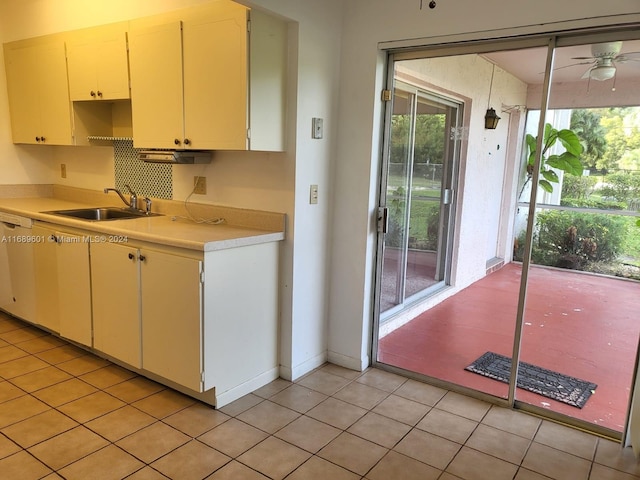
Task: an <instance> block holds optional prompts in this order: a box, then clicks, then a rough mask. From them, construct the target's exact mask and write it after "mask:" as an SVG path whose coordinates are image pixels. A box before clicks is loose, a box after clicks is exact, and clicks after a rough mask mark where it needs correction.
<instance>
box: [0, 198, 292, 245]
mask: <svg viewBox="0 0 640 480" xmlns="http://www.w3.org/2000/svg"><path fill="white" fill-rule="evenodd" d="M115 200H117V199H115ZM103 202H106V203H101V204H96V203H86V202H83V201H76V200H71V199H68V198H64V199H63V198H55V197H23V198H0V212H5V213H8V214H12V215H19V216H23V217H28V218H31V219H33V220H36V221H42V222H47V223H49V224H54V225H59V226H61V227H71V228H73V229H78V230H84V231H88V232H95V233H97V234H104V235H107V236H108V235H113V236H120V237H126V238H127V239H129V240H138V241H144V242H152V243H158V244H162V245H167V246H173V247H179V248H186V249H190V250H196V251H202V252H209V251H215V250H223V249H227V248H235V247H241V246H247V245H255V244H259V243H268V242H276V241H280V240H283V239H284V215H283V221H282V225H283V228H282V229H281V230H278V229H277V228H274V227H273V225H272V223H273V222H271V228H265V229H263V228H256V227H253V226H246V225H237V224H234V223H235V222H233V220H232V221H225V222H224V223H221V224H219V225H212V224H207V223H196V222H194V221H192V220H191V219H189V218H187V217H186V215H180V213H183V212H177V211H174V212H171V211H169V210H170V209H169V208H168V209H167V213H163V214H161V215H158V216H152V217H142V218H134V219H126V220H106V221H98V222H96V221H87V220H80V219H75V218H71V217H65V216H60V215H53V214H48V213H43V212H47V211H51V210H65V209H74V208H86V207H102V206H112V207H118V208H120V207H122V205H118V204H117V203H116V202H114V201H113V199H111V198H108V199H105V200H103ZM229 210H232V209H231V208H230V207H226V210H224V211H225V212H227V213H228V211H229ZM238 211H239V212H241V213H242V212H243V211H242V210H238ZM248 212H250V213H251V214H252V215H254V216H256V217H259V216H260V212H257V211H248ZM212 213H215V212H212ZM231 215H232V214H230V217H231ZM265 215H271V216H273V215H274V214H273V213H271V212H265ZM276 215H277V214H276ZM206 218H216V217H206ZM224 218H225V219H226V218H227V216H226V215H225V217H224ZM238 223H242V222H238Z"/></svg>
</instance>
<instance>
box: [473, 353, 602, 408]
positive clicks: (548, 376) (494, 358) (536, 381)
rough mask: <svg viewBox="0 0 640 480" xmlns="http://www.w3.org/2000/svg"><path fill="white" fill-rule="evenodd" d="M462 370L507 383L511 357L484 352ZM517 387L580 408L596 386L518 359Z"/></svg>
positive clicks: (509, 374)
mask: <svg viewBox="0 0 640 480" xmlns="http://www.w3.org/2000/svg"><path fill="white" fill-rule="evenodd" d="M465 370H469V371H470V372H473V373H477V374H480V375H483V376H485V377H489V378H493V379H494V380H499V381H501V382H504V383H509V377H510V376H511V358H509V357H505V356H503V355H498V354H497V353H493V352H486V353H484V354H483V355H482V356H480V358H478V359H477V360H476V361H475V362H473V363H472V364H471V365H469V366H468V367H465ZM517 386H518V387H519V388H523V389H525V390H528V391H530V392H534V393H537V394H539V395H543V396H545V397H547V398H552V399H553V400H557V401H559V402H563V403H566V404H568V405H571V406H574V407H578V408H582V407H584V404H585V403H587V400H588V399H589V397H590V396H591V394H593V393H595V392H594V391H595V389H596V388H597V387H598V386H597V385H596V384H595V383H591V382H587V381H585V380H580V379H579V378H575V377H570V376H568V375H563V374H562V373H557V372H553V371H551V370H547V369H545V368H541V367H538V366H536V365H531V364H530V363H525V362H520V367H519V368H518V382H517Z"/></svg>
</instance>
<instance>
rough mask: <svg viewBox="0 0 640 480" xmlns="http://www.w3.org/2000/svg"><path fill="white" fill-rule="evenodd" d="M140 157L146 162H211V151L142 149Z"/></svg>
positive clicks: (139, 153)
mask: <svg viewBox="0 0 640 480" xmlns="http://www.w3.org/2000/svg"><path fill="white" fill-rule="evenodd" d="M138 158H139V159H140V160H142V161H143V162H146V163H177V164H189V163H211V152H208V151H202V150H141V151H140V152H138Z"/></svg>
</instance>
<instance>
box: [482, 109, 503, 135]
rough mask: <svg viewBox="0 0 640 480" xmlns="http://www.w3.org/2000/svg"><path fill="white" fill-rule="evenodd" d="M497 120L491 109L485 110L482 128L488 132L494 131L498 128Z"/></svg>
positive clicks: (496, 115) (497, 117)
mask: <svg viewBox="0 0 640 480" xmlns="http://www.w3.org/2000/svg"><path fill="white" fill-rule="evenodd" d="M498 120H500V117H499V116H498V114H497V113H496V111H495V110H494V109H493V108H489V109H487V113H486V114H485V115H484V128H486V129H488V130H495V129H496V127H497V126H498Z"/></svg>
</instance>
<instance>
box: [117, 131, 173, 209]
mask: <svg viewBox="0 0 640 480" xmlns="http://www.w3.org/2000/svg"><path fill="white" fill-rule="evenodd" d="M113 151H114V169H115V184H116V188H118V189H120V190H122V191H123V192H124V191H125V190H126V189H125V186H124V185H125V184H128V185H129V186H130V187H131V188H132V189H133V191H135V192H136V193H137V194H138V196H139V197H144V196H147V197H152V198H164V199H168V200H170V199H171V198H173V165H165V164H159V163H145V162H143V161H141V160H139V159H138V150H137V149H135V148H133V141H132V140H114V142H113ZM123 189H124V190H123Z"/></svg>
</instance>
